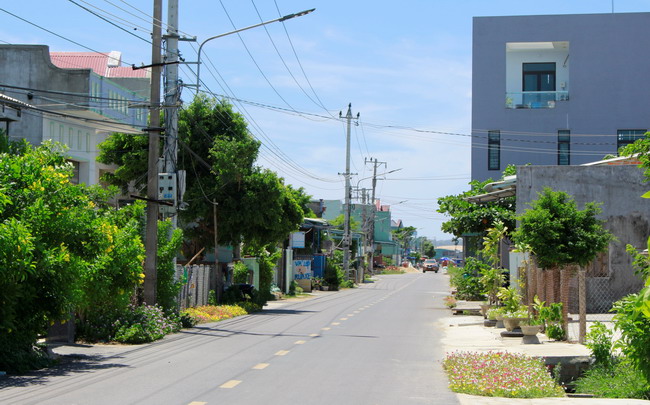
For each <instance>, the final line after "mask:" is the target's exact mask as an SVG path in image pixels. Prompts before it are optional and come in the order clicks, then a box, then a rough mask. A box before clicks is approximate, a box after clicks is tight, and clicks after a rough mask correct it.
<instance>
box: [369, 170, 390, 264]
mask: <svg viewBox="0 0 650 405" xmlns="http://www.w3.org/2000/svg"><path fill="white" fill-rule="evenodd" d="M368 162H370V163H371V164H372V165H373V171H372V197H371V198H370V204H371V205H372V209H371V211H370V212H371V219H370V231H369V233H370V254H369V258H368V270H370V273H371V274H372V273H373V272H374V271H375V263H374V260H375V217H376V214H375V210H376V205H375V191H376V188H377V167H378V166H379V165H384V168H386V167H388V166H387V165H386V162H378V161H377V159H376V158H375V159H374V160H373V159H372V158H370V159H369V160H368V161H364V163H366V164H367V163H368Z"/></svg>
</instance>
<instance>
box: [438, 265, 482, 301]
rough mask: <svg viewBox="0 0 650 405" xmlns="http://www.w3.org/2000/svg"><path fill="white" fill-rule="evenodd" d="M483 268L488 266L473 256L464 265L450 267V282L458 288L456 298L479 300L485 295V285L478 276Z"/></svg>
mask: <svg viewBox="0 0 650 405" xmlns="http://www.w3.org/2000/svg"><path fill="white" fill-rule="evenodd" d="M482 268H488V266H487V265H486V264H484V263H481V262H480V261H479V260H477V259H476V258H473V257H468V258H467V261H466V262H465V266H463V267H448V268H447V273H448V274H449V275H450V280H449V281H450V283H451V285H453V286H454V287H455V288H456V298H458V299H460V300H468V301H479V300H482V299H483V298H485V297H484V296H483V291H484V289H483V286H482V285H481V282H480V278H479V276H478V274H479V272H480V270H481V269H482Z"/></svg>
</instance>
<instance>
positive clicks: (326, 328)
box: [321, 328, 332, 330]
mask: <svg viewBox="0 0 650 405" xmlns="http://www.w3.org/2000/svg"><path fill="white" fill-rule="evenodd" d="M330 329H332V328H321V330H330Z"/></svg>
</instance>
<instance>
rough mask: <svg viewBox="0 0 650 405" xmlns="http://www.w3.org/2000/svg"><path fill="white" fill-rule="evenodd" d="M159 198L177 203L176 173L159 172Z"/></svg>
mask: <svg viewBox="0 0 650 405" xmlns="http://www.w3.org/2000/svg"><path fill="white" fill-rule="evenodd" d="M158 199H159V200H162V201H171V202H173V203H174V205H176V173H159V174H158Z"/></svg>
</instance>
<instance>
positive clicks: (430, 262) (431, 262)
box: [422, 259, 440, 273]
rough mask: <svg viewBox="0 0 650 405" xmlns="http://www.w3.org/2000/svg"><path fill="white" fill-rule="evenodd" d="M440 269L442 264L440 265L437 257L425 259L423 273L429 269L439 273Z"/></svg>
mask: <svg viewBox="0 0 650 405" xmlns="http://www.w3.org/2000/svg"><path fill="white" fill-rule="evenodd" d="M439 269H440V266H439V265H438V262H437V261H436V259H427V260H425V261H424V266H423V267H422V273H426V272H427V271H432V272H434V273H437V272H438V270H439Z"/></svg>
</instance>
